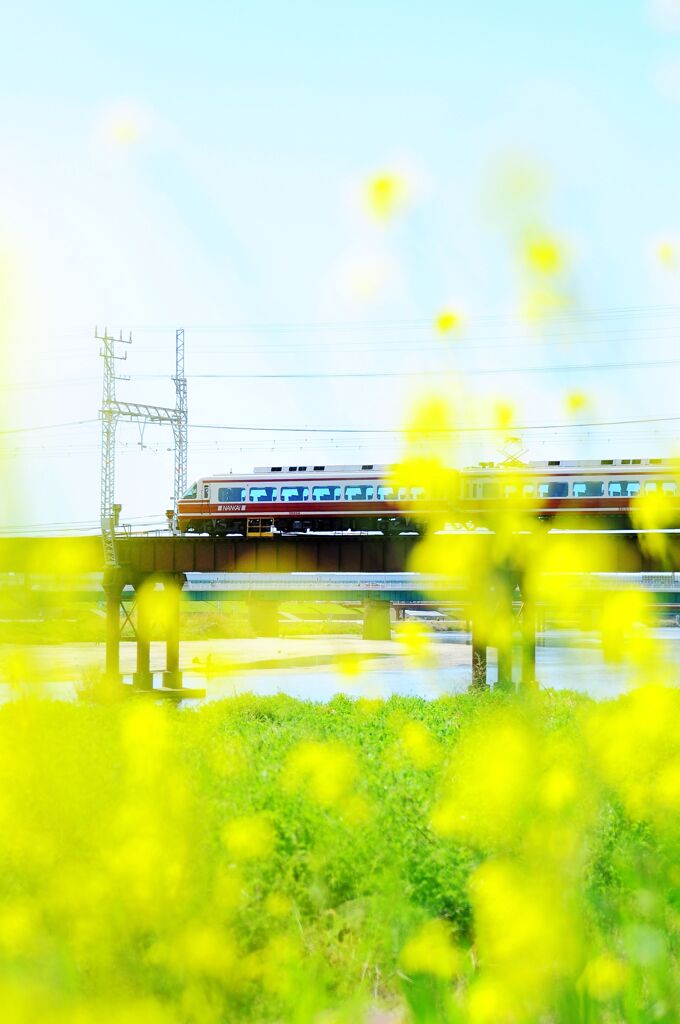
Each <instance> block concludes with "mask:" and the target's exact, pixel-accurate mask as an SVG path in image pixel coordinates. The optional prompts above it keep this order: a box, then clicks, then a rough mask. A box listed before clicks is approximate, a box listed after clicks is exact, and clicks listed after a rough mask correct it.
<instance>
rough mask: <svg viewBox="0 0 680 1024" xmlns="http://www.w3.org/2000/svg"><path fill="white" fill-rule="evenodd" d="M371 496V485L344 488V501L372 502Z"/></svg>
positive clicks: (352, 485)
mask: <svg viewBox="0 0 680 1024" xmlns="http://www.w3.org/2000/svg"><path fill="white" fill-rule="evenodd" d="M373 494H374V488H373V486H372V485H371V484H348V485H347V487H345V501H372V499H373Z"/></svg>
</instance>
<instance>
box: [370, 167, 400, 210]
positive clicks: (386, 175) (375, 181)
mask: <svg viewBox="0 0 680 1024" xmlns="http://www.w3.org/2000/svg"><path fill="white" fill-rule="evenodd" d="M406 194H407V190H406V182H405V180H404V178H403V177H402V176H401V175H400V174H397V173H392V172H389V171H383V172H381V173H379V174H375V175H373V176H372V177H371V178H369V180H368V182H367V185H366V200H367V203H368V208H369V210H370V211H371V213H372V214H373V215H374V216H375V217H378V218H379V219H380V220H388V219H389V218H390V217H392V216H393V215H394V214H395V213H396V212H397V210H399V209H400V207H401V206H402V205H403V204H404V202H405V199H406Z"/></svg>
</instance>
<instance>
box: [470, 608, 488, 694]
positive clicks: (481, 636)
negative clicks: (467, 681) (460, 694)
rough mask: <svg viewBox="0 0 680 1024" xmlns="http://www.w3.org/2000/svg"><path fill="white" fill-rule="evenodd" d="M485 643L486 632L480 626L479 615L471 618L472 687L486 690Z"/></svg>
mask: <svg viewBox="0 0 680 1024" xmlns="http://www.w3.org/2000/svg"><path fill="white" fill-rule="evenodd" d="M486 661H487V644H486V632H485V631H484V630H483V629H481V628H480V623H479V617H478V616H476V615H474V614H473V618H472V688H473V689H475V690H488V688H489V684H488V683H487V681H486Z"/></svg>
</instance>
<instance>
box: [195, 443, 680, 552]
mask: <svg viewBox="0 0 680 1024" xmlns="http://www.w3.org/2000/svg"><path fill="white" fill-rule="evenodd" d="M393 469H394V467H391V466H377V465H363V466H267V467H256V468H255V470H254V471H253V473H252V474H231V473H228V474H227V473H223V474H216V475H215V476H209V477H202V478H201V479H200V480H198V481H197V482H196V483H195V484H193V485H192V487H191V488H190V489H189V490H188V491H187V493H186V494H185V495H184V497H183V498H182V499H181V500H180V502H179V509H178V526H179V529H180V531H181V532H182V533H187V532H193V533H210V534H213V535H221V536H225V535H228V534H234V535H242V536H251V537H252V536H273V535H274V534H275V533H278V534H299V533H308V532H313V533H316V532H323V533H327V532H329V531H332V532H337V531H348V530H350V531H357V532H365V531H378V532H381V533H389V534H395V533H412V532H420V531H421V530H422V528H423V525H424V524H426V523H427V521H428V520H431V519H433V518H434V519H436V520H437V521H438V522H450V523H451V524H454V523H466V522H470V521H474V520H477V519H479V518H480V517H482V518H483V516H484V515H485V514H489V513H490V512H493V511H494V510H497V509H499V508H501V507H509V506H512V505H517V506H518V507H521V508H522V509H524V510H525V511H528V512H531V513H533V514H535V515H536V516H538V517H550V516H555V515H556V514H558V513H561V512H570V513H573V514H576V515H581V514H587V515H597V516H600V517H602V516H611V517H619V518H620V517H621V516H627V515H628V514H629V512H630V506H631V502H633V501H634V500H635V498H636V497H637V496H638V495H640V494H648V493H650V492H652V491H653V492H656V493H659V494H663V495H667V496H668V497H669V498H670V500H671V503H673V504H676V505H677V510H678V512H680V460H669V459H601V460H600V461H596V460H590V461H580V462H564V461H553V462H529V463H525V464H519V463H508V462H505V463H498V464H494V463H492V462H482V463H480V464H479V465H478V466H473V467H469V468H467V469H464V470H462V471H460V472H458V473H456V474H455V475H453V476H452V479H451V481H448V482H447V486H446V493H445V494H440V495H437V494H428V493H427V491H426V489H425V488H423V487H399V488H397V487H395V485H394V482H393V480H392V476H393ZM674 499H675V500H674Z"/></svg>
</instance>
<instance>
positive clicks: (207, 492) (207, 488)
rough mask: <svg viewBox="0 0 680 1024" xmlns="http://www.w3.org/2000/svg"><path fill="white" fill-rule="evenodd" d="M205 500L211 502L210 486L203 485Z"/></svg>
mask: <svg viewBox="0 0 680 1024" xmlns="http://www.w3.org/2000/svg"><path fill="white" fill-rule="evenodd" d="M203 500H204V501H210V484H203Z"/></svg>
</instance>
